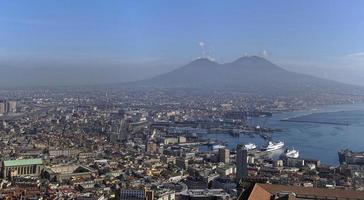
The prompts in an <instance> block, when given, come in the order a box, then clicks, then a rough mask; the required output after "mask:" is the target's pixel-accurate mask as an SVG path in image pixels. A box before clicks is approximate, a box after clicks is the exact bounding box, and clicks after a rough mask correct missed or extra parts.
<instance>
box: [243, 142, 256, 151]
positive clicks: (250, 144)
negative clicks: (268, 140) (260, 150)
mask: <svg viewBox="0 0 364 200" xmlns="http://www.w3.org/2000/svg"><path fill="white" fill-rule="evenodd" d="M244 147H245V149H246V150H253V149H256V148H257V145H255V144H253V143H249V144H246V145H244Z"/></svg>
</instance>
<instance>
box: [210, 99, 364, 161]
mask: <svg viewBox="0 0 364 200" xmlns="http://www.w3.org/2000/svg"><path fill="white" fill-rule="evenodd" d="M292 117H299V118H302V119H305V120H316V121H324V122H339V123H347V124H348V126H343V125H332V124H315V123H302V122H285V121H281V119H285V118H292ZM250 123H251V124H252V125H260V126H263V127H270V128H280V129H282V132H276V133H274V134H273V140H275V141H278V140H280V141H283V142H285V144H286V147H294V148H295V149H298V150H299V151H300V156H301V157H303V158H312V159H319V160H321V162H322V163H324V164H329V165H337V164H338V163H339V161H338V156H337V152H338V150H340V149H342V148H349V149H351V150H354V151H364V104H354V105H335V106H323V107H320V108H317V109H313V110H304V111H294V112H282V113H275V114H273V116H272V117H267V118H254V119H252V120H251V121H250ZM203 137H204V138H211V139H213V140H219V141H224V142H227V146H228V147H229V148H231V149H232V148H234V147H236V145H237V144H241V143H249V142H253V143H255V144H257V145H258V146H261V145H263V144H265V143H266V141H264V140H263V139H262V138H260V137H258V136H256V137H253V138H252V137H251V136H247V135H241V136H240V137H232V136H231V135H229V134H208V135H205V136H203Z"/></svg>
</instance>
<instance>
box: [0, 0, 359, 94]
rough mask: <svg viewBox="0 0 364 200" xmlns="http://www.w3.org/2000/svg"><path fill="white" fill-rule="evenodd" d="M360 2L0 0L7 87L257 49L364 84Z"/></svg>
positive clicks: (0, 65) (1, 76)
mask: <svg viewBox="0 0 364 200" xmlns="http://www.w3.org/2000/svg"><path fill="white" fill-rule="evenodd" d="M363 19H364V2H363V1H351V3H347V2H346V1H314V0H309V1H290V0H284V1H281V2H280V3H279V4H277V3H276V2H274V1H229V2H226V1H210V0H209V1H207V0H201V1H194V0H186V1H159V0H157V1H142V2H141V1H107V2H104V1H89V0H87V1H86V0H84V1H82V0H81V1H71V0H69V1H49V0H39V1H17V0H2V1H1V2H0V69H1V73H0V85H1V86H5V87H7V86H29V85H34V86H37V85H40V86H44V85H85V84H103V83H119V82H126V81H132V80H141V79H144V78H149V77H152V76H154V75H158V74H162V73H164V72H168V71H171V70H173V69H176V68H178V67H181V66H183V65H185V64H187V63H189V62H191V61H193V60H195V59H197V58H199V57H205V58H209V59H210V60H214V61H216V62H218V63H228V62H232V61H233V60H235V59H237V58H239V57H241V56H243V55H258V56H262V57H265V58H266V59H268V60H270V61H272V62H274V63H275V64H277V65H279V66H280V67H283V68H285V69H287V70H290V71H295V72H302V73H306V74H310V75H314V76H317V77H321V78H326V79H332V80H336V81H340V82H344V83H350V84H357V85H364V81H363V80H364V40H363V37H362V36H363V35H364V29H363V27H364V20H363Z"/></svg>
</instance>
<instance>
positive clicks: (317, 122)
mask: <svg viewBox="0 0 364 200" xmlns="http://www.w3.org/2000/svg"><path fill="white" fill-rule="evenodd" d="M281 121H284V122H298V123H313V124H331V125H339V126H349V125H350V124H349V123H344V122H323V121H312V120H299V119H281Z"/></svg>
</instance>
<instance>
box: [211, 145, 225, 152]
mask: <svg viewBox="0 0 364 200" xmlns="http://www.w3.org/2000/svg"><path fill="white" fill-rule="evenodd" d="M222 148H225V146H224V145H221V144H217V145H214V146H212V150H214V151H215V150H218V149H222Z"/></svg>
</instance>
